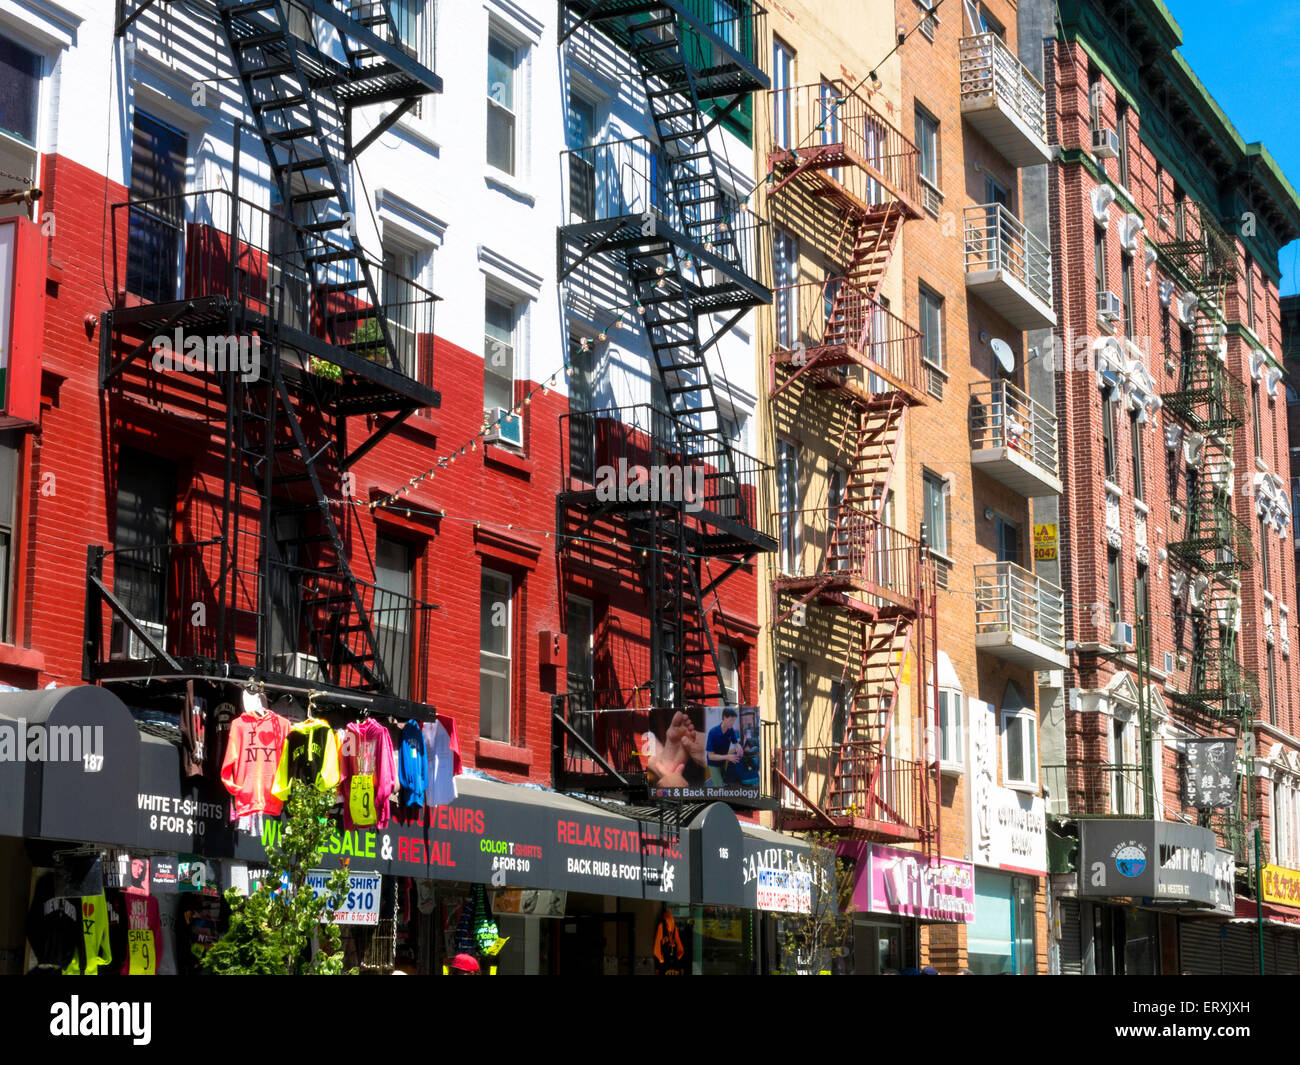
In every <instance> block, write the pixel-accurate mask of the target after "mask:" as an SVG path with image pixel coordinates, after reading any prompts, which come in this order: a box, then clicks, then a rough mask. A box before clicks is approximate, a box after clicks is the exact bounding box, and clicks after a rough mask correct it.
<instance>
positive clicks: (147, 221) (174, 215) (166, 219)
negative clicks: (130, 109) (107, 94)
mask: <svg viewBox="0 0 1300 1065" xmlns="http://www.w3.org/2000/svg"><path fill="white" fill-rule="evenodd" d="M186 144H187V142H186V137H185V134H184V133H181V132H180V131H179V130H177V129H173V128H172V127H171V126H168V125H166V124H165V123H162V122H159V121H158V120H157V119H155V118H151V117H150V116H149V115H147V114H145V113H144V112H143V111H137V112H136V113H135V126H134V132H133V140H132V143H131V199H132V200H139V201H149V202H148V203H145V204H143V205H142V206H139V207H132V208H131V217H130V222H129V228H128V234H127V245H126V290H127V291H128V292H130V293H132V294H133V295H136V296H139V297H140V298H141V299H145V300H149V301H150V302H153V303H163V302H167V301H170V300H174V299H176V298H177V296H179V295H180V264H181V258H182V256H183V254H184V247H185V241H184V233H185V200H184V198H183V197H184V194H185V159H186Z"/></svg>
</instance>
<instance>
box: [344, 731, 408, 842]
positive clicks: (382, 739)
mask: <svg viewBox="0 0 1300 1065" xmlns="http://www.w3.org/2000/svg"><path fill="white" fill-rule="evenodd" d="M339 751H340V755H341V757H340V760H339V761H340V767H341V773H342V777H343V779H342V783H341V785H340V788H339V794H340V795H341V797H342V799H343V827H344V828H345V829H348V830H351V829H354V828H372V827H373V828H381V829H382V828H387V827H388V799H389V796H390V795H391V794H392V793H393V789H394V787H395V786H396V781H395V780H394V778H393V740H392V737H391V736H389V735H388V729H386V728H384V726H383V725H381V724H380V723H379V722H378V721H375V720H374V719H373V718H366V719H365V720H364V721H359V722H358V721H352V722H349V724H348V727H347V728H346V729H345V730H344V735H343V738H342V740H341V741H340V744H339Z"/></svg>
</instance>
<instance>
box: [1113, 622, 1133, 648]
mask: <svg viewBox="0 0 1300 1065" xmlns="http://www.w3.org/2000/svg"><path fill="white" fill-rule="evenodd" d="M1110 642H1111V644H1112V645H1114V646H1115V647H1118V648H1119V649H1120V650H1121V651H1131V650H1133V647H1134V646H1135V644H1136V643H1137V637H1136V634H1135V633H1134V631H1133V624H1132V622H1129V621H1117V622H1115V624H1114V625H1112V626H1111V632H1110Z"/></svg>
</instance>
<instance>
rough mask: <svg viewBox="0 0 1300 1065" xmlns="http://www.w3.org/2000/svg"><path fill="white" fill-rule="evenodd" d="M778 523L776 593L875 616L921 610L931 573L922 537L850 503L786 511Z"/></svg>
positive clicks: (774, 588)
mask: <svg viewBox="0 0 1300 1065" xmlns="http://www.w3.org/2000/svg"><path fill="white" fill-rule="evenodd" d="M776 526H777V557H776V563H777V574H776V576H774V577H773V579H772V588H773V591H774V592H776V593H781V592H785V593H789V594H792V595H796V596H799V597H800V602H812V601H815V602H818V603H820V604H821V605H823V606H828V607H831V608H833V609H840V610H846V611H849V612H851V613H855V614H863V615H869V616H872V617H889V616H898V615H900V614H911V613H914V612H915V611H916V610H917V609H918V601H919V599H920V595H921V590H922V589H921V583H922V581H924V580H925V579H926V577H927V574H928V572H929V571H928V569H927V568H926V562H925V550H924V547H923V545H922V544H921V541H920V540H917V539H914V538H913V537H911V536H908V535H907V534H906V533H901V532H899V531H898V530H897V529H893V528H890V527H889V526H888V525H886V524H884V523H883V522H882V521H880V519H879V518H877V517H876V516H875V515H874V514H870V513H868V512H867V511H865V510H861V509H859V508H857V507H853V506H848V505H841V506H838V507H821V508H815V509H808V510H789V511H781V512H779V513H778V514H777V515H776ZM781 620H784V615H783V616H782V618H781ZM774 624H775V623H774Z"/></svg>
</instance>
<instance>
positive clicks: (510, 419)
mask: <svg viewBox="0 0 1300 1065" xmlns="http://www.w3.org/2000/svg"><path fill="white" fill-rule="evenodd" d="M488 423H489V428H488V431H487V433H486V434H485V435H484V437H483V439H484V440H499V441H501V443H503V444H510V445H512V446H514V447H523V446H524V419H523V416H522V415H519V414H511V413H510V411H508V410H506V409H505V408H504V407H495V408H490V409H489V410H488Z"/></svg>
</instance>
